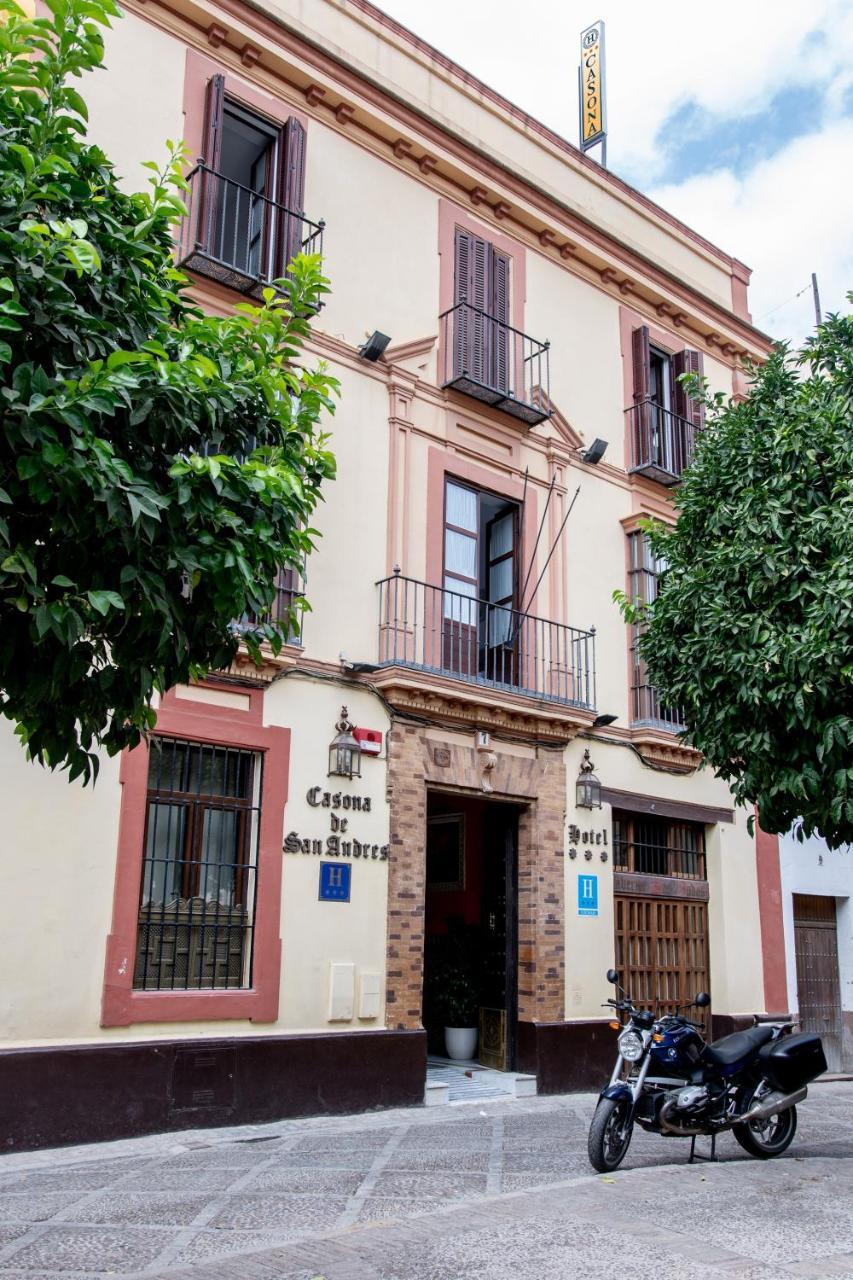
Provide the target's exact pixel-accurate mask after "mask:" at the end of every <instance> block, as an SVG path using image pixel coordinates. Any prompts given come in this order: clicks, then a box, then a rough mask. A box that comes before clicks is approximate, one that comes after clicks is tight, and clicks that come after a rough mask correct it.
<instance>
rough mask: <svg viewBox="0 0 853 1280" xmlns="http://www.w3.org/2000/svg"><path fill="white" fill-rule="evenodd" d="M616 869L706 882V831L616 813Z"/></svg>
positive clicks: (693, 824) (688, 824)
mask: <svg viewBox="0 0 853 1280" xmlns="http://www.w3.org/2000/svg"><path fill="white" fill-rule="evenodd" d="M613 866H614V868H615V869H616V870H617V871H634V872H640V873H641V874H643V875H652V876H672V877H675V878H676V879H681V880H704V879H705V828H704V826H703V825H702V824H701V823H700V822H679V821H677V820H676V819H673V818H656V817H654V816H647V815H645V814H632V813H626V812H623V811H621V810H617V809H614V811H613Z"/></svg>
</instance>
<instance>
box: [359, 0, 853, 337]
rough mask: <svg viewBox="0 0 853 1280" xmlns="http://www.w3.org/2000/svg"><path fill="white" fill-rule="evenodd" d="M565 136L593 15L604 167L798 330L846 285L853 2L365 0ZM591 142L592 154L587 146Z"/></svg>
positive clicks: (851, 245) (763, 325)
mask: <svg viewBox="0 0 853 1280" xmlns="http://www.w3.org/2000/svg"><path fill="white" fill-rule="evenodd" d="M377 3H379V6H380V8H382V9H384V10H385V11H386V12H387V13H389V14H390V15H391V16H392V17H394V18H397V19H398V20H399V21H400V22H402V23H403V24H404V25H405V26H407V27H409V28H411V29H412V30H413V31H415V32H416V33H417V34H418V35H419V36H421V37H422V38H423V39H425V40H427V41H429V43H430V44H432V45H434V46H435V47H436V48H437V49H439V50H441V52H442V53H445V54H447V55H448V56H449V57H450V58H452V59H453V60H454V61H455V62H458V63H460V64H461V65H462V66H463V67H465V68H466V69H467V70H468V71H470V72H472V73H473V74H474V75H475V76H477V77H478V78H479V79H481V80H484V81H485V82H486V83H487V84H489V85H491V86H492V87H493V88H494V89H497V90H498V92H499V93H502V94H503V95H504V96H505V97H507V98H509V99H510V100H511V101H513V102H515V103H516V104H517V105H518V106H520V107H521V108H522V109H523V110H525V111H527V112H528V113H529V114H530V115H533V116H535V117H537V118H538V119H539V120H541V121H542V122H543V123H545V124H547V125H549V126H550V127H551V128H552V129H554V130H556V131H557V132H558V133H560V134H562V135H563V136H564V137H566V138H568V139H569V140H570V141H571V142H577V136H578V106H577V64H578V37H579V33H580V31H581V30H582V29H583V28H584V27H586V26H589V25H590V23H592V22H595V21H597V20H599V19H603V20H604V22H605V26H606V63H607V115H608V119H607V126H608V140H607V153H608V154H607V161H608V167H609V168H610V169H611V170H612V171H613V172H614V173H617V174H618V175H619V176H620V177H621V178H624V179H625V180H626V181H627V182H629V183H631V185H632V186H634V187H637V188H638V189H639V190H640V191H643V192H645V193H646V194H647V195H648V196H650V197H651V198H652V199H653V200H655V201H657V203H659V204H661V205H662V206H663V207H664V208H665V209H668V210H669V211H670V212H671V213H673V214H675V215H676V217H678V218H680V219H682V220H683V221H684V222H686V223H687V224H688V225H689V226H691V227H693V228H695V230H697V231H699V232H701V234H702V235H704V236H706V237H707V238H708V239H709V240H711V241H713V242H714V243H715V244H717V245H719V247H720V248H721V249H724V250H725V251H726V252H727V253H730V254H732V255H733V256H734V257H737V258H739V259H740V260H741V261H742V262H745V263H746V264H747V266H749V267H752V269H753V277H752V283H751V286H750V306H751V309H752V315H753V321H754V323H755V324H756V325H758V327H759V328H760V329H763V330H764V331H765V332H767V333H770V334H771V335H772V336H773V337H774V338H787V339H789V340H790V341H791V342H793V343H798V342H800V341H802V339H803V338H804V337H805V336H806V335H807V334H808V333H809V331H810V330H811V329H812V327H813V325H814V303H813V299H812V290H811V275H812V272H815V273H816V275H817V278H818V286H819V290H820V302H821V309H822V311H823V312H824V313H826V312H828V311H840V310H848V309H849V306H850V304H849V303H848V302H847V301H846V294H847V292H848V291H849V290H853V0H714V3H713V4H712V5H701V6H700V5H698V4H696V3H695V0H694V3H692V4H684V2H683V0H679V2H678V3H676V0H653V3H646V4H637V3H636V0H524V3H523V4H519V3H518V0H377ZM591 154H592V155H596V154H597V153H596V152H592V153H591Z"/></svg>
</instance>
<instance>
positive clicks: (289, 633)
mask: <svg viewBox="0 0 853 1280" xmlns="http://www.w3.org/2000/svg"><path fill="white" fill-rule="evenodd" d="M303 586H304V583H303V580H302V578H301V577H300V574H299V573H298V572H297V571H296V569H294V568H293V567H292V566H291V565H285V566H283V567H282V568H281V569H279V571H278V574H277V576H276V581H275V599H274V600H273V605H272V608H271V609H270V611H269V613H263V614H258V613H244V614H243V616H242V618H240V619H239V621H238V623H237V626H238V627H240V628H249V627H258V626H263V625H264V624H265V623H272V624H273V625H274V626H277V627H279V628H280V629H281V630H282V633H283V635H284V642H285V644H295V645H299V644H301V643H302V612H301V610H297V612H296V614H295V616H294V617H291V610H292V609H293V607H294V605H296V604H297V603H298V602H299V601H300V600H302V599H303V598H304V595H305V592H304V590H303Z"/></svg>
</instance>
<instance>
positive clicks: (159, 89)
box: [80, 13, 186, 191]
mask: <svg viewBox="0 0 853 1280" xmlns="http://www.w3.org/2000/svg"><path fill="white" fill-rule="evenodd" d="M104 44H105V58H104V61H105V69H104V70H102V71H95V72H93V73H92V74H91V75H88V76H87V77H86V79H85V80H84V81H83V82H82V83H81V86H80V88H81V92H82V94H83V96H84V98H85V100H86V103H87V105H88V108H89V129H88V137H89V140H90V141H91V142H94V143H97V145H98V146H99V147H101V148H102V149H103V150H104V151H105V152H106V154H107V156H108V157H109V159H110V160H112V161H113V163H114V164H115V166H116V170H117V172H118V174H119V177H120V178H121V179H122V180H123V185H124V186H126V187H127V189H128V190H131V191H141V190H142V189H143V188H145V187H147V184H148V180H149V178H150V177H151V176H152V174H151V173H150V171H148V170H146V169H143V168H142V165H143V163H144V162H145V161H147V160H153V161H155V162H156V163H157V164H160V163H162V162H163V161H164V160H165V157H166V140H167V139H171V140H172V141H174V142H179V141H180V140H181V138H182V137H183V132H184V115H183V96H184V65H185V61H186V46H185V45H184V44H182V43H181V41H179V40H175V39H174V37H173V36H170V35H167V34H166V33H165V32H163V31H160V30H159V29H158V28H157V27H155V26H153V24H152V23H150V22H146V21H145V19H143V18H137V17H136V16H135V15H134V14H132V13H125V16H124V17H123V18H117V19H115V20H114V26H113V28H112V30H111V31H108V32H106V34H105V40H104Z"/></svg>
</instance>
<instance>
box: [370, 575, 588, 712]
mask: <svg viewBox="0 0 853 1280" xmlns="http://www.w3.org/2000/svg"><path fill="white" fill-rule="evenodd" d="M376 585H377V586H378V588H379V665H380V666H382V667H408V668H413V669H415V670H417V671H426V672H430V673H433V674H435V675H440V676H447V677H450V678H452V679H454V680H459V681H463V682H464V683H465V684H470V685H481V686H487V687H488V688H491V689H497V690H500V691H502V692H504V693H513V694H521V695H523V696H525V697H528V698H536V699H537V700H539V701H543V702H551V703H555V704H559V705H562V706H569V707H577V708H582V709H585V710H592V709H593V708H594V706H595V631H594V629H593V630H590V631H580V630H578V629H577V628H575V627H567V626H564V625H563V624H562V623H558V622H548V621H546V620H545V619H544V618H536V617H533V615H532V614H529V613H520V612H519V611H518V610H517V609H510V608H507V607H506V606H505V605H494V604H490V603H489V601H487V600H479V599H476V598H474V597H472V596H466V595H462V594H460V593H458V592H455V591H446V590H444V589H442V588H441V587H431V586H429V585H428V584H427V583H425V582H418V581H416V580H415V579H414V578H406V577H403V576H402V575H401V574H395V575H394V576H393V577H391V578H384V579H383V580H382V581H381V582H378V583H377V584H376Z"/></svg>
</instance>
